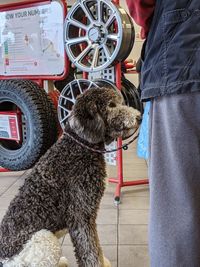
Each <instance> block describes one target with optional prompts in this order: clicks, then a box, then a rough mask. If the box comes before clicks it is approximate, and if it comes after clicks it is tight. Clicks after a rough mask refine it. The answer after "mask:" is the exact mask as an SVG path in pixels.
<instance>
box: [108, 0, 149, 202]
mask: <svg viewBox="0 0 200 267" xmlns="http://www.w3.org/2000/svg"><path fill="white" fill-rule="evenodd" d="M113 2H114V3H115V4H117V5H118V4H119V0H113ZM127 64H128V63H127ZM131 66H132V65H131ZM115 71H116V86H117V88H118V89H119V90H121V64H117V65H116V69H115ZM130 73H136V72H135V71H131V72H130ZM121 146H122V139H121V138H119V139H118V141H117V147H121ZM133 164H134V163H133ZM109 182H110V183H115V184H116V190H115V203H116V204H119V203H120V197H121V189H122V188H123V187H126V186H137V185H145V184H148V183H149V181H148V179H142V180H135V181H124V175H123V151H122V149H120V150H118V152H117V178H109Z"/></svg>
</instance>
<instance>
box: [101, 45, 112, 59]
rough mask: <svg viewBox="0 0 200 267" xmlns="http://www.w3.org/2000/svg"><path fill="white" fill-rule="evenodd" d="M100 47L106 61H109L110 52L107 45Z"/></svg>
mask: <svg viewBox="0 0 200 267" xmlns="http://www.w3.org/2000/svg"><path fill="white" fill-rule="evenodd" d="M102 47H103V51H104V53H105V56H106V58H107V59H108V60H110V57H111V54H110V51H109V49H108V47H107V45H106V44H103V45H102Z"/></svg>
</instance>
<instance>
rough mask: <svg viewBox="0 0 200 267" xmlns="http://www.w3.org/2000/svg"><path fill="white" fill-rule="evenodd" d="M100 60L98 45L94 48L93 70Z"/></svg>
mask: <svg viewBox="0 0 200 267" xmlns="http://www.w3.org/2000/svg"><path fill="white" fill-rule="evenodd" d="M98 59H99V46H98V45H97V46H96V47H95V48H94V54H93V59H92V64H91V67H92V68H95V67H96V66H97V63H98Z"/></svg>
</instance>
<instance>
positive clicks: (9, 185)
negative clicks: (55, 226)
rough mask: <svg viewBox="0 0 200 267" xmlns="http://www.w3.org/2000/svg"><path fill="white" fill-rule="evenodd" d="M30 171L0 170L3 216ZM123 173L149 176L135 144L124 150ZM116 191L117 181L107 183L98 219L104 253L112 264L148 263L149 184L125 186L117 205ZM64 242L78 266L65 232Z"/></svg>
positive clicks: (113, 171)
mask: <svg viewBox="0 0 200 267" xmlns="http://www.w3.org/2000/svg"><path fill="white" fill-rule="evenodd" d="M27 174H28V171H26V172H12V173H0V220H1V219H2V217H3V215H4V213H5V211H6V208H7V207H8V205H9V203H10V200H11V199H12V198H13V196H14V195H15V194H16V193H17V191H18V188H19V186H20V185H21V184H22V183H23V180H24V177H25V176H26V175H27ZM115 174H116V167H110V166H109V167H108V176H112V177H113V176H114V175H115ZM124 174H125V179H126V180H130V179H133V180H135V179H143V178H146V177H147V166H146V163H145V161H144V160H142V159H139V158H137V156H136V152H135V145H133V146H132V147H131V149H129V150H128V151H126V152H125V153H124ZM114 191H115V185H113V184H108V185H107V189H106V192H105V195H104V198H103V200H102V203H101V208H100V211H99V214H98V220H97V223H98V232H99V237H100V242H101V244H102V247H103V251H104V254H105V256H106V257H107V258H109V259H110V261H111V263H112V266H113V267H148V266H149V259H148V248H147V222H148V209H149V191H148V186H137V187H129V188H123V189H122V198H121V204H120V205H119V206H118V207H116V206H115V205H114V202H113V195H114ZM61 242H62V248H63V255H65V256H66V257H67V258H68V260H69V263H70V266H71V267H76V266H77V265H76V263H75V258H74V253H73V248H72V245H71V241H70V239H69V236H68V235H66V236H65V238H64V239H63V240H61Z"/></svg>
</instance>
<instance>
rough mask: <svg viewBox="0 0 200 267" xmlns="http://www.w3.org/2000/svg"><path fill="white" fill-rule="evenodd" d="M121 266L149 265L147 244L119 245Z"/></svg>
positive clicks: (142, 266)
mask: <svg viewBox="0 0 200 267" xmlns="http://www.w3.org/2000/svg"><path fill="white" fill-rule="evenodd" d="M118 266H119V267H148V266H149V258H148V247H147V246H119V265H118Z"/></svg>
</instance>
